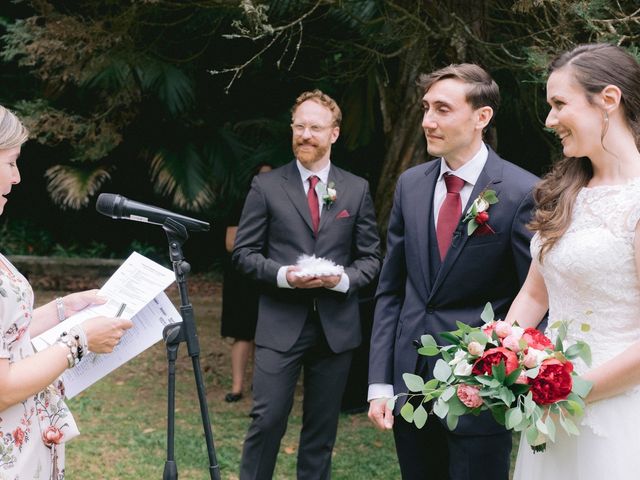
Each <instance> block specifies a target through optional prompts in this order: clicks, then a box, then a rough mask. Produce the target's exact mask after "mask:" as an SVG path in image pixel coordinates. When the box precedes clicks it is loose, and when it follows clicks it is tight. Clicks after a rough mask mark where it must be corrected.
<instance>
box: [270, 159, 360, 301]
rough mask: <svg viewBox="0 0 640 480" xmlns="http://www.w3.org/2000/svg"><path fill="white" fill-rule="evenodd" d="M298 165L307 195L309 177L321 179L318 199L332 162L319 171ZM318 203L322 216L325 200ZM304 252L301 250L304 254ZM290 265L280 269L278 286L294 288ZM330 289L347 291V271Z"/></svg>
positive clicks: (323, 190)
mask: <svg viewBox="0 0 640 480" xmlns="http://www.w3.org/2000/svg"><path fill="white" fill-rule="evenodd" d="M296 165H297V166H298V171H299V172H300V180H301V181H302V187H303V188H304V194H305V195H307V194H308V193H309V177H312V176H314V175H315V176H316V177H318V178H319V179H320V181H319V182H318V183H317V184H316V194H317V195H318V199H320V198H321V197H322V194H323V193H324V192H325V187H324V186H323V185H327V183H328V181H329V170H331V162H329V163H328V164H327V166H326V167H324V168H323V169H322V170H319V171H317V172H312V171H311V170H309V169H307V168H305V167H304V166H303V165H302V164H301V163H300V160H296ZM318 205H319V207H320V217H322V211H323V209H324V202H322V201H319V202H318ZM302 253H304V252H300V254H302ZM288 267H289V265H284V266H282V267H280V268H279V269H278V277H277V282H278V287H280V288H294V287H292V286H291V285H290V284H289V282H288V281H287V268H288ZM329 290H335V291H337V292H342V293H344V292H346V291H347V290H349V277H348V276H347V274H346V273H344V272H343V273H342V276H341V277H340V281H339V282H338V284H337V285H336V286H335V287H333V288H330V289H329Z"/></svg>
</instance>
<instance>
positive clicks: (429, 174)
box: [369, 64, 538, 480]
mask: <svg viewBox="0 0 640 480" xmlns="http://www.w3.org/2000/svg"><path fill="white" fill-rule="evenodd" d="M419 83H420V85H421V87H422V92H423V95H424V96H423V97H422V104H423V107H424V116H423V119H422V127H423V129H424V132H425V136H426V139H427V150H428V152H429V154H430V155H432V156H434V157H439V158H437V159H436V160H434V161H431V162H427V163H426V164H423V165H419V166H417V167H414V168H411V169H409V170H407V171H406V172H404V173H403V174H402V175H401V176H400V178H399V179H398V183H397V186H396V191H395V196H394V203H393V207H392V211H391V216H390V220H389V228H388V236H387V254H386V257H385V260H384V263H383V267H382V272H381V274H380V282H379V284H378V290H377V292H376V309H375V314H374V324H373V332H372V338H371V352H370V357H369V358H370V360H369V402H370V404H369V418H370V419H371V420H372V421H373V423H374V424H375V425H376V426H377V427H379V428H381V429H391V428H393V431H394V438H395V441H396V450H397V454H398V460H399V462H400V469H401V472H402V476H403V478H404V479H410V480H414V479H415V480H417V479H429V480H440V479H449V478H451V479H455V480H470V479H471V478H473V479H474V480H480V479H487V480H500V479H504V480H506V479H508V475H509V453H510V451H511V433H510V432H507V431H506V430H505V429H504V427H502V426H500V425H498V424H497V423H496V422H495V421H494V420H493V418H492V417H491V416H490V415H489V414H488V412H484V413H483V414H481V415H479V416H478V417H474V416H472V415H467V416H464V417H461V418H460V421H459V424H458V426H457V428H456V429H455V430H454V431H449V430H448V429H447V427H446V426H445V425H444V424H443V423H442V422H440V421H438V419H437V418H435V417H433V418H430V419H429V420H428V421H427V424H426V425H425V426H424V427H423V428H422V429H418V428H416V427H415V425H413V424H409V423H407V422H405V421H404V420H402V419H397V420H396V421H395V422H394V417H393V412H392V411H390V410H389V409H388V408H387V406H386V401H387V399H388V398H390V397H392V396H393V395H394V394H397V393H402V392H406V391H407V387H406V385H405V384H404V382H403V380H402V374H403V373H405V372H408V373H418V374H421V375H423V376H424V377H425V378H428V379H430V378H433V374H432V372H433V368H434V365H435V362H436V360H437V358H436V357H429V358H428V359H426V358H425V357H423V356H420V358H419V357H418V354H417V351H416V347H415V342H416V341H418V342H419V339H420V336H421V335H423V334H427V333H428V334H431V335H433V336H434V338H436V339H439V337H438V334H440V333H442V332H446V331H451V330H455V329H456V328H457V327H456V321H460V322H464V323H466V324H469V325H471V326H480V325H481V324H482V321H481V319H480V314H481V312H482V310H483V308H484V306H485V304H486V303H487V302H491V304H492V305H493V309H494V311H495V312H496V315H497V316H498V317H500V316H504V315H505V314H506V313H507V310H508V309H509V305H510V304H511V302H512V301H513V299H514V297H515V296H516V294H517V293H518V291H519V289H520V286H521V285H522V283H523V282H524V279H525V277H526V275H527V271H528V269H529V263H530V261H531V257H530V253H529V241H530V239H531V234H530V232H529V231H528V230H527V228H526V224H527V223H528V222H529V220H530V218H531V214H532V210H533V199H532V195H531V192H532V189H533V187H534V185H535V183H536V182H537V180H538V179H537V177H535V176H534V175H532V174H530V173H528V172H526V171H524V170H522V169H521V168H519V167H517V166H515V165H513V164H511V163H509V162H507V161H505V160H503V159H502V158H500V157H499V156H498V155H497V154H496V153H495V152H494V151H493V150H492V149H491V148H490V147H488V146H487V145H486V144H485V143H484V142H483V134H484V132H486V131H487V129H488V128H489V126H490V123H491V121H492V119H493V116H494V113H495V111H496V110H497V108H498V104H499V101H500V94H499V90H498V86H497V85H496V83H495V82H494V81H493V79H492V78H491V76H490V75H489V74H488V73H487V72H486V71H485V70H483V69H482V68H481V67H479V66H477V65H473V64H459V65H450V66H448V67H446V68H443V69H441V70H438V71H436V72H433V73H431V74H428V75H422V76H421V78H420V82H419ZM488 189H490V190H494V191H495V192H496V195H497V197H498V203H496V204H493V205H490V208H489V209H488V210H487V211H486V212H485V213H486V214H487V216H483V218H481V219H479V220H480V221H481V222H486V223H485V224H484V225H482V227H481V228H478V229H477V230H476V231H475V232H473V234H469V233H468V230H467V227H468V225H467V224H466V223H465V220H464V217H465V213H466V212H467V211H468V209H469V208H470V207H471V205H472V203H473V202H474V201H475V200H476V199H478V198H479V196H480V195H481V194H482V192H483V191H485V190H488ZM439 343H444V342H439ZM401 403H402V402H401V401H398V402H397V404H396V409H399V407H400V406H401ZM396 412H397V410H396Z"/></svg>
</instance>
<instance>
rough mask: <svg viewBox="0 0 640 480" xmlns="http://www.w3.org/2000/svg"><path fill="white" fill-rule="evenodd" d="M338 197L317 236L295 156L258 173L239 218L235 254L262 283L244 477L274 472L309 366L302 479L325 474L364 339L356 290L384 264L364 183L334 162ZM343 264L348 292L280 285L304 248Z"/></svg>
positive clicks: (300, 464) (243, 268) (331, 178)
mask: <svg viewBox="0 0 640 480" xmlns="http://www.w3.org/2000/svg"><path fill="white" fill-rule="evenodd" d="M329 182H334V183H335V189H336V191H337V198H336V201H335V203H334V204H333V205H331V207H330V208H327V207H324V209H323V211H322V215H321V218H320V226H319V230H318V234H317V238H316V236H315V235H314V233H313V228H312V223H311V215H310V212H309V208H308V204H307V198H306V195H305V193H304V189H303V186H302V181H301V178H300V173H299V171H298V168H297V165H296V162H295V161H293V162H291V163H289V164H287V165H285V166H283V167H281V168H278V169H276V170H274V171H272V172H269V173H265V174H261V175H259V176H257V177H255V178H254V180H253V184H252V186H251V191H250V192H249V195H248V196H247V200H246V202H245V206H244V209H243V212H242V217H241V219H240V224H239V226H238V232H237V236H236V243H235V246H234V251H233V257H232V258H233V262H234V264H235V265H236V267H237V268H238V269H239V270H240V271H242V272H243V273H245V274H247V275H249V276H250V277H251V278H253V279H256V280H258V281H259V282H260V283H261V288H262V293H261V295H260V303H259V312H258V325H257V329H256V337H255V342H256V347H257V348H256V366H255V369H254V380H253V395H254V405H253V408H252V412H251V416H252V418H253V422H252V424H251V426H250V428H249V432H248V433H247V438H246V440H245V445H244V451H243V459H242V466H241V473H240V476H241V478H242V479H249V478H257V479H263V478H265V479H266V478H271V475H272V473H273V466H274V464H275V459H276V456H277V452H278V448H279V444H280V439H281V437H282V435H283V434H284V432H285V430H286V421H287V417H288V414H289V411H290V409H291V405H292V402H293V393H294V389H295V384H296V381H297V378H298V376H299V372H300V369H301V367H304V368H305V399H304V405H303V408H304V420H303V427H302V433H301V437H300V449H299V453H298V477H299V478H329V475H330V465H331V450H332V448H333V443H334V441H335V433H336V429H337V419H338V413H339V408H340V398H341V396H342V391H343V390H344V385H345V382H346V377H347V374H348V369H349V363H350V360H351V350H352V349H354V348H355V347H357V346H358V345H359V344H360V342H361V330H360V321H359V313H358V290H359V289H360V288H362V287H364V286H366V285H368V284H369V283H370V282H371V281H372V280H373V279H374V278H375V277H376V275H377V274H378V272H379V269H380V253H379V238H378V233H377V226H376V222H375V214H374V210H373V203H372V201H371V196H370V194H369V187H368V184H367V182H366V181H365V180H364V179H362V178H359V177H357V176H355V175H352V174H350V173H348V172H346V171H344V170H341V169H339V168H337V167H335V166H333V165H332V166H331V170H330V172H329ZM303 253H305V254H308V255H311V254H315V255H316V256H318V257H325V258H329V259H331V260H333V261H334V262H335V263H336V264H339V265H343V266H344V267H345V273H346V275H347V276H348V277H349V290H348V291H347V292H346V293H340V292H336V291H332V290H328V289H325V288H320V289H293V290H292V289H286V288H278V287H277V273H278V270H279V269H280V267H282V266H284V265H293V264H295V263H296V261H297V258H298V256H299V255H301V254H303Z"/></svg>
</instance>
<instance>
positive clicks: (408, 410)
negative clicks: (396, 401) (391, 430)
mask: <svg viewBox="0 0 640 480" xmlns="http://www.w3.org/2000/svg"><path fill="white" fill-rule="evenodd" d="M413 410H414V409H413V405H411V404H410V403H409V402H407V403H405V404H404V405H403V406H402V408H401V409H400V415H402V418H404V419H405V420H406V421H407V422H409V423H411V422H413Z"/></svg>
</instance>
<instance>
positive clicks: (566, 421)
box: [560, 417, 580, 435]
mask: <svg viewBox="0 0 640 480" xmlns="http://www.w3.org/2000/svg"><path fill="white" fill-rule="evenodd" d="M560 425H562V427H563V428H564V431H565V432H567V433H568V434H569V435H580V432H579V431H578V427H576V424H575V423H573V420H571V419H570V418H567V417H560Z"/></svg>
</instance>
